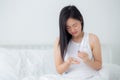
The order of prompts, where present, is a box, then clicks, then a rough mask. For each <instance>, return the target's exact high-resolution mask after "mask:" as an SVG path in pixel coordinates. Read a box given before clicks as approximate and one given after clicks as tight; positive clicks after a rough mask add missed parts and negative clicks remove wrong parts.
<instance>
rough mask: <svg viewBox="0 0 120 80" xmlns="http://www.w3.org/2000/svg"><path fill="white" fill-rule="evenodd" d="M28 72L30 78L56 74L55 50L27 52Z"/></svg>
mask: <svg viewBox="0 0 120 80" xmlns="http://www.w3.org/2000/svg"><path fill="white" fill-rule="evenodd" d="M26 53H27V56H26V57H27V64H26V71H27V73H28V76H41V75H44V74H50V73H56V70H55V64H54V57H53V56H54V55H53V50H52V49H48V50H37V49H34V50H30V49H29V50H27V52H26Z"/></svg>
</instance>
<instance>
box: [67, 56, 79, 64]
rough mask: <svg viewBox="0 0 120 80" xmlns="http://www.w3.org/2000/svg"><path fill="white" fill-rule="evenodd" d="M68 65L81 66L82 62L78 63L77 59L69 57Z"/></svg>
mask: <svg viewBox="0 0 120 80" xmlns="http://www.w3.org/2000/svg"><path fill="white" fill-rule="evenodd" d="M67 63H68V64H80V61H78V60H77V59H76V58H74V57H69V58H68V60H67Z"/></svg>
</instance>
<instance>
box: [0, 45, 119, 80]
mask: <svg viewBox="0 0 120 80" xmlns="http://www.w3.org/2000/svg"><path fill="white" fill-rule="evenodd" d="M111 55H112V49H111V48H110V46H107V45H102V57H103V67H105V68H106V69H107V70H108V71H109V80H120V65H119V64H116V63H112V59H111V58H112V56H111ZM103 73H104V71H103ZM45 74H57V72H56V69H55V65H54V58H53V45H1V46H0V80H39V77H40V76H42V75H45Z"/></svg>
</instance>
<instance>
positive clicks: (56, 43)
mask: <svg viewBox="0 0 120 80" xmlns="http://www.w3.org/2000/svg"><path fill="white" fill-rule="evenodd" d="M59 40H60V39H59V37H56V39H55V42H54V45H58V44H59Z"/></svg>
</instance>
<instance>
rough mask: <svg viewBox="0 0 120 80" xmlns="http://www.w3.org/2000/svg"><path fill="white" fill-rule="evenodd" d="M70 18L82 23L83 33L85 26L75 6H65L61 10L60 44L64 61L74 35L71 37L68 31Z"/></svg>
mask: <svg viewBox="0 0 120 80" xmlns="http://www.w3.org/2000/svg"><path fill="white" fill-rule="evenodd" d="M68 18H73V19H77V20H79V21H80V22H81V26H82V31H83V26H84V20H83V16H82V14H81V13H80V11H79V10H78V9H77V8H76V7H75V6H74V5H69V6H65V7H64V8H63V9H62V10H61V12H60V15H59V30H60V40H59V44H60V52H61V56H62V59H63V60H64V56H65V54H66V52H65V51H66V49H67V46H68V43H69V41H70V39H71V38H72V35H70V34H69V33H68V32H67V30H66V22H67V20H68Z"/></svg>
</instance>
